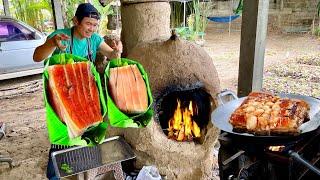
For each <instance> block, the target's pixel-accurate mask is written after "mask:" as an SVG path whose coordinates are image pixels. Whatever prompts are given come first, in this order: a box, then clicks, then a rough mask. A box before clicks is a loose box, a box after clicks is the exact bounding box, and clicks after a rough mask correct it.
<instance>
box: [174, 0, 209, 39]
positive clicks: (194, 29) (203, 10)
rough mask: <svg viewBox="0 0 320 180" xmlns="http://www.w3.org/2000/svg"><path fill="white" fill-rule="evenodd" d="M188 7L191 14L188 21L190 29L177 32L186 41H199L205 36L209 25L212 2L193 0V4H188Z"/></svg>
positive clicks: (180, 29) (178, 29)
mask: <svg viewBox="0 0 320 180" xmlns="http://www.w3.org/2000/svg"><path fill="white" fill-rule="evenodd" d="M187 5H188V9H190V13H191V14H190V15H189V16H188V19H187V26H188V27H184V28H177V29H176V32H177V33H178V34H179V36H180V37H182V38H184V39H187V40H191V41H194V40H198V39H199V38H203V36H204V32H205V29H206V28H207V25H208V19H207V17H208V16H209V14H210V12H211V11H212V3H211V0H209V1H206V2H200V1H199V0H193V1H192V2H188V3H187Z"/></svg>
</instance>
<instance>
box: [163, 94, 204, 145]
mask: <svg viewBox="0 0 320 180" xmlns="http://www.w3.org/2000/svg"><path fill="white" fill-rule="evenodd" d="M177 103H178V105H177V108H176V110H175V111H174V114H173V117H172V118H171V119H170V120H169V122H168V123H169V128H168V131H169V132H168V138H170V139H175V140H177V141H191V140H192V139H193V138H194V137H196V138H199V137H200V136H201V135H200V128H199V126H198V124H197V123H196V122H195V121H193V120H192V116H194V115H195V114H196V113H197V108H195V109H196V110H195V112H194V111H193V106H192V101H190V102H189V107H185V108H183V107H181V103H180V100H179V99H177Z"/></svg>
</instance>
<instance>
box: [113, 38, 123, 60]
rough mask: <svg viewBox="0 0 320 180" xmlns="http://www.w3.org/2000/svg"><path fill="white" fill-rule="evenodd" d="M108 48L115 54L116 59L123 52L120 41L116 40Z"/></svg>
mask: <svg viewBox="0 0 320 180" xmlns="http://www.w3.org/2000/svg"><path fill="white" fill-rule="evenodd" d="M110 47H111V48H112V49H113V51H114V53H115V54H116V56H117V58H120V57H121V53H122V50H123V47H122V42H121V41H117V40H113V41H112V43H111V46H110Z"/></svg>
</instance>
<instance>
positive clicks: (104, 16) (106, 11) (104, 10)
mask: <svg viewBox="0 0 320 180" xmlns="http://www.w3.org/2000/svg"><path fill="white" fill-rule="evenodd" d="M113 2H114V1H109V2H108V4H107V5H106V6H105V7H102V6H101V5H100V3H99V0H93V1H92V4H93V5H94V7H96V8H97V10H98V11H99V13H100V14H101V20H100V26H99V30H98V32H99V34H101V35H104V34H107V33H106V31H107V30H108V27H107V25H108V15H114V14H115V12H114V11H113V8H112V5H111V4H112V3H113Z"/></svg>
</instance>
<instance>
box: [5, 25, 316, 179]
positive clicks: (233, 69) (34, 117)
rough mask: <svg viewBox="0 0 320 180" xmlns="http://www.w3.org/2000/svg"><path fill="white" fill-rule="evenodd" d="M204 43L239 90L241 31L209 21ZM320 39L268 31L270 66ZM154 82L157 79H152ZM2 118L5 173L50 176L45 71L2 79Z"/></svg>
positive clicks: (312, 48) (312, 49) (310, 51)
mask: <svg viewBox="0 0 320 180" xmlns="http://www.w3.org/2000/svg"><path fill="white" fill-rule="evenodd" d="M205 39H206V42H205V44H204V48H205V49H206V50H207V52H208V54H209V55H210V56H211V57H212V59H213V61H214V64H215V66H216V68H217V71H218V74H219V77H220V81H221V87H222V89H231V90H236V85H237V76H238V58H239V50H240V32H232V33H231V35H230V36H229V35H228V32H227V31H225V32H219V31H217V30H215V28H214V27H213V25H212V24H209V27H208V30H207V33H206V36H205ZM319 42H320V41H319V40H318V39H317V38H315V37H312V36H310V35H308V34H272V33H269V34H268V39H267V46H266V52H265V55H266V57H265V66H266V67H269V66H283V65H284V64H285V63H286V62H287V61H289V60H290V59H292V58H294V57H299V56H304V55H315V54H318V51H319V49H320V43H319ZM151 83H152V82H151ZM0 121H2V122H5V123H6V129H7V130H6V133H7V134H6V137H4V138H3V139H2V140H0V155H2V156H10V157H11V158H12V159H13V165H14V168H13V169H10V168H9V166H8V165H7V164H5V163H1V164H0V179H6V180H18V179H35V180H36V179H46V177H45V171H46V163H47V157H48V149H49V142H48V139H47V130H46V124H45V110H44V103H43V97H42V81H41V76H40V75H37V76H30V77H25V78H18V79H13V80H9V81H8V80H7V81H1V82H0Z"/></svg>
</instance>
